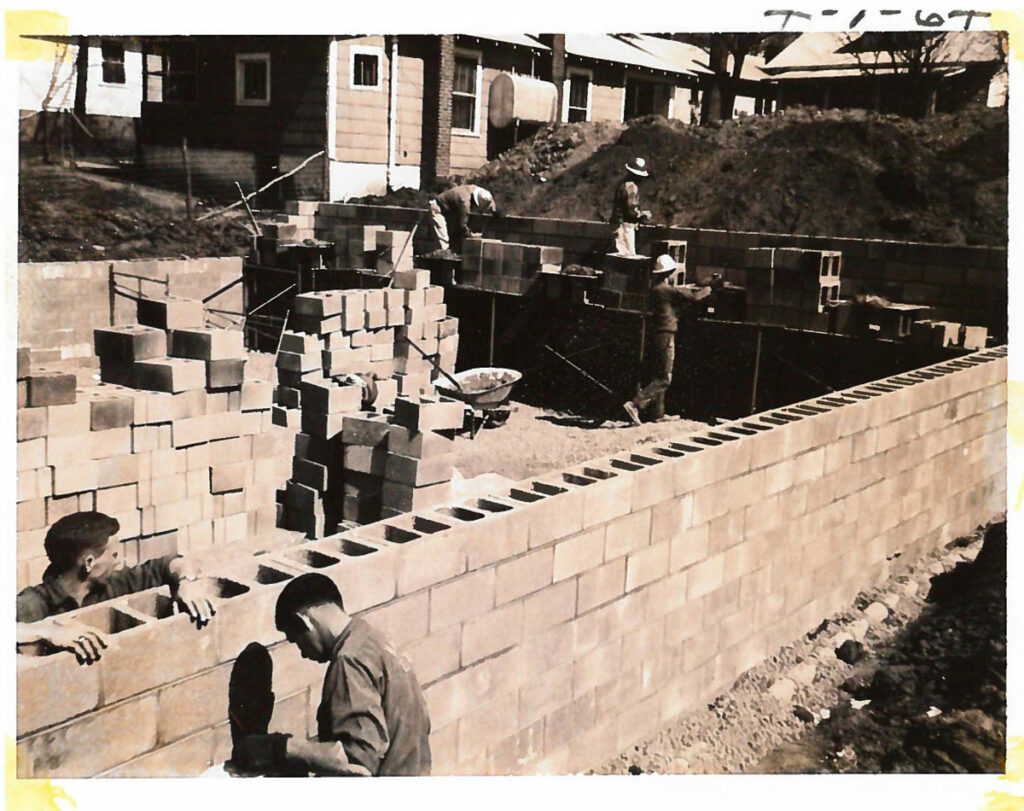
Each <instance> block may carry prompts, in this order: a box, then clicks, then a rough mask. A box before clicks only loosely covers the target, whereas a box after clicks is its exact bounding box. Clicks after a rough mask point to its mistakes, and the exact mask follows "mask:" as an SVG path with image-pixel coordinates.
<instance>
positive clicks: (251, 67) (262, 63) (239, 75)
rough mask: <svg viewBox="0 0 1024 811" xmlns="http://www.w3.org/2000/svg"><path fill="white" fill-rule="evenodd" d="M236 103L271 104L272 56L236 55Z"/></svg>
mask: <svg viewBox="0 0 1024 811" xmlns="http://www.w3.org/2000/svg"><path fill="white" fill-rule="evenodd" d="M235 103H236V104H244V105H257V106H258V105H266V104H270V54H267V53H261V54H236V55H235Z"/></svg>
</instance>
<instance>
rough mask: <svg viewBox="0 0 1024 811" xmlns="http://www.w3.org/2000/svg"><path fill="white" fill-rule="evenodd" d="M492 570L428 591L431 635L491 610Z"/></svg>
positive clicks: (485, 570) (493, 574)
mask: <svg viewBox="0 0 1024 811" xmlns="http://www.w3.org/2000/svg"><path fill="white" fill-rule="evenodd" d="M495 579H496V578H495V570H494V569H482V570H480V571H478V572H473V573H471V574H467V575H466V576H465V577H460V578H459V579H457V580H453V581H452V582H450V583H445V584H442V585H438V586H434V587H433V588H432V589H431V590H430V632H431V633H434V632H436V631H440V630H442V629H444V628H448V627H450V626H452V625H455V624H458V623H462V622H465V621H466V620H468V619H472V618H473V617H477V616H480V615H483V614H486V613H487V612H489V611H490V610H491V609H492V608H493V607H494V596H495Z"/></svg>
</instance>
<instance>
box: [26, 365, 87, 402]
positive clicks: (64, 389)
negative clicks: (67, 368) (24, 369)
mask: <svg viewBox="0 0 1024 811" xmlns="http://www.w3.org/2000/svg"><path fill="white" fill-rule="evenodd" d="M25 381H26V399H25V405H26V406H27V407H29V408H39V407H44V406H57V405H68V404H71V403H74V402H75V387H76V385H77V379H76V378H75V375H74V374H72V373H69V372H58V371H55V370H46V369H33V370H31V371H30V372H29V373H28V375H27V376H26V378H25Z"/></svg>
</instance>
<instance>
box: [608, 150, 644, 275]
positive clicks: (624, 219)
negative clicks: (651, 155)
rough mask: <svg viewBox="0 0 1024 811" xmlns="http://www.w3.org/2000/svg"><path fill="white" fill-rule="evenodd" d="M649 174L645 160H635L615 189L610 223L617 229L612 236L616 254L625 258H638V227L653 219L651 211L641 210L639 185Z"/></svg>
mask: <svg viewBox="0 0 1024 811" xmlns="http://www.w3.org/2000/svg"><path fill="white" fill-rule="evenodd" d="M649 174H650V173H649V172H648V171H647V162H646V161H645V160H644V159H643V158H633V160H631V161H630V162H629V163H627V164H626V176H625V177H624V178H622V180H620V181H619V184H618V185H617V186H616V187H615V195H614V196H613V198H612V216H611V220H610V222H611V224H612V226H613V228H614V229H615V231H614V233H613V235H612V236H613V238H614V240H615V253H618V254H622V255H623V256H636V226H637V224H638V223H641V222H644V221H646V220H649V219H650V218H651V212H650V211H644V210H643V209H641V208H640V188H639V186H638V185H637V184H638V182H639V180H640V179H641V178H645V177H648V175H649Z"/></svg>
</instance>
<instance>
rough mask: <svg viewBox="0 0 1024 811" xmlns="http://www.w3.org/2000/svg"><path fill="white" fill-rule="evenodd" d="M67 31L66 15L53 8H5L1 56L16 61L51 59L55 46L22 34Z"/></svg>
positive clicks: (49, 33) (41, 34)
mask: <svg viewBox="0 0 1024 811" xmlns="http://www.w3.org/2000/svg"><path fill="white" fill-rule="evenodd" d="M67 33H68V18H67V17H65V16H64V15H63V14H58V13H57V12H56V11H27V10H26V11H5V12H4V58H6V59H15V60H18V61H20V62H33V61H35V60H40V59H41V60H50V59H53V54H54V48H55V45H54V43H52V42H47V41H46V40H41V39H29V38H27V36H26V35H35V36H57V35H66V34H67Z"/></svg>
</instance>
